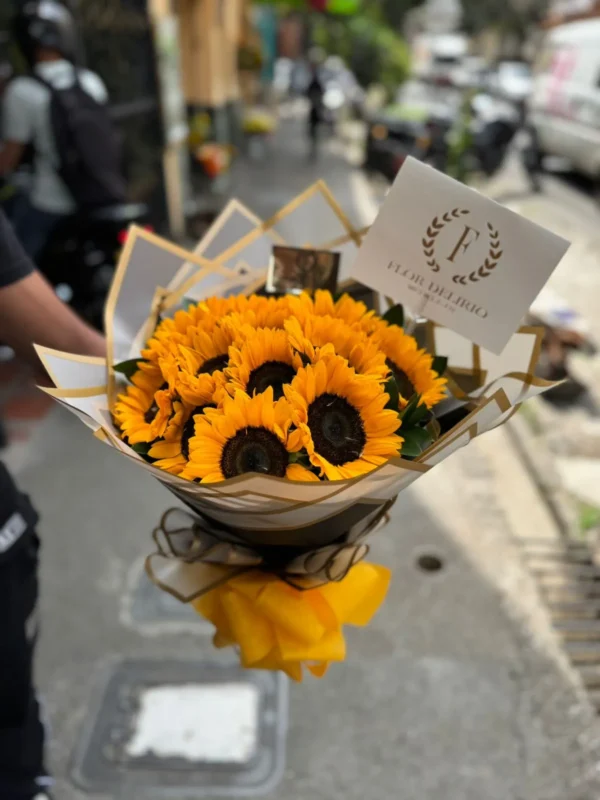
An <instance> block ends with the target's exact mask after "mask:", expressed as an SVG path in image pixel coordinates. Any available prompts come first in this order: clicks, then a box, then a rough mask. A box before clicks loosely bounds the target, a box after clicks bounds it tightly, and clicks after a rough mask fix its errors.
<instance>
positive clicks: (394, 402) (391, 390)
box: [384, 375, 400, 411]
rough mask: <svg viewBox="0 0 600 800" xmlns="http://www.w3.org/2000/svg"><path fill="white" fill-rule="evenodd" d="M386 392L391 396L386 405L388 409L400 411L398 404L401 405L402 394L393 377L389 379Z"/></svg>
mask: <svg viewBox="0 0 600 800" xmlns="http://www.w3.org/2000/svg"><path fill="white" fill-rule="evenodd" d="M384 389H385V391H386V392H387V394H388V395H389V396H390V399H389V400H388V401H387V403H386V404H385V407H386V408H391V409H392V411H398V404H399V403H400V392H399V391H398V384H397V383H396V378H394V376H393V375H390V377H389V378H388V379H387V381H386V383H385V386H384Z"/></svg>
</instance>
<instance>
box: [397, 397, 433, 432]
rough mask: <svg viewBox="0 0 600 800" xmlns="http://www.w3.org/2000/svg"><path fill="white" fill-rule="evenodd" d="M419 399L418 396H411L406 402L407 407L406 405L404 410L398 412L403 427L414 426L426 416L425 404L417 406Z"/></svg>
mask: <svg viewBox="0 0 600 800" xmlns="http://www.w3.org/2000/svg"><path fill="white" fill-rule="evenodd" d="M420 399H421V395H420V394H413V396H412V397H411V398H410V400H409V401H408V405H406V406H405V407H404V410H403V411H401V412H400V417H401V419H402V424H403V425H407V426H410V425H416V424H417V423H418V422H420V421H421V420H422V419H424V418H425V417H426V416H427V406H426V405H425V403H423V404H422V405H419V400H420Z"/></svg>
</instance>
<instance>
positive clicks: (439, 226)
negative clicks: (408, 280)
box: [421, 208, 469, 272]
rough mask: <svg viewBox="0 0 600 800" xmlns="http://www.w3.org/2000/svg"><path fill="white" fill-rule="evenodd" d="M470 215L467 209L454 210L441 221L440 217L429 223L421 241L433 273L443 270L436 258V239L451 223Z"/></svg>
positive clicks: (447, 213) (448, 212)
mask: <svg viewBox="0 0 600 800" xmlns="http://www.w3.org/2000/svg"><path fill="white" fill-rule="evenodd" d="M468 213H469V211H468V209H466V208H453V209H452V211H447V212H446V213H445V214H444V215H443V216H442V219H441V220H440V219H439V218H438V217H434V218H433V219H432V220H431V222H430V223H429V227H428V228H427V233H426V236H425V237H423V239H421V244H422V245H423V253H424V254H425V258H426V259H427V266H428V267H431V269H432V270H433V272H439V271H440V269H441V267H440V265H439V264H438V262H437V260H436V258H435V240H436V238H437V237H438V236H439V235H440V233H441V232H442V231H443V230H444V228H445V227H446V225H447V224H448V223H449V222H452V221H453V220H455V219H460V217H462V216H464V215H465V214H468Z"/></svg>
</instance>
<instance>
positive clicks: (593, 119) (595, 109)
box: [528, 19, 600, 181]
mask: <svg viewBox="0 0 600 800" xmlns="http://www.w3.org/2000/svg"><path fill="white" fill-rule="evenodd" d="M528 122H529V123H530V125H531V129H532V131H533V133H534V138H535V141H536V147H537V150H538V153H539V155H540V156H544V155H551V156H560V157H561V158H564V159H567V160H568V161H569V162H570V164H571V165H572V167H573V168H574V169H575V170H577V171H578V172H580V173H582V174H584V175H587V176H588V177H590V178H592V179H593V180H597V181H600V19H588V20H582V21H579V22H570V23H568V24H566V25H560V26H558V27H556V28H553V29H551V30H550V31H548V33H547V35H546V38H545V41H544V44H543V46H542V49H541V51H540V55H539V58H538V61H537V65H536V74H535V78H534V85H533V91H532V94H531V96H530V99H529V104H528Z"/></svg>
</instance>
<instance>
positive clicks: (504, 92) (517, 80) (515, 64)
mask: <svg viewBox="0 0 600 800" xmlns="http://www.w3.org/2000/svg"><path fill="white" fill-rule="evenodd" d="M486 84H487V88H488V90H489V91H490V92H492V94H495V95H498V96H499V97H501V98H503V99H504V100H510V101H512V102H514V103H517V104H520V103H523V102H524V101H525V100H526V99H527V98H528V97H529V95H530V94H531V90H532V88H533V76H532V73H531V67H530V66H529V64H526V63H525V62H524V61H501V62H500V63H499V64H497V65H496V67H495V68H494V69H493V70H491V71H490V72H489V74H488V76H487V78H486Z"/></svg>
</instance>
